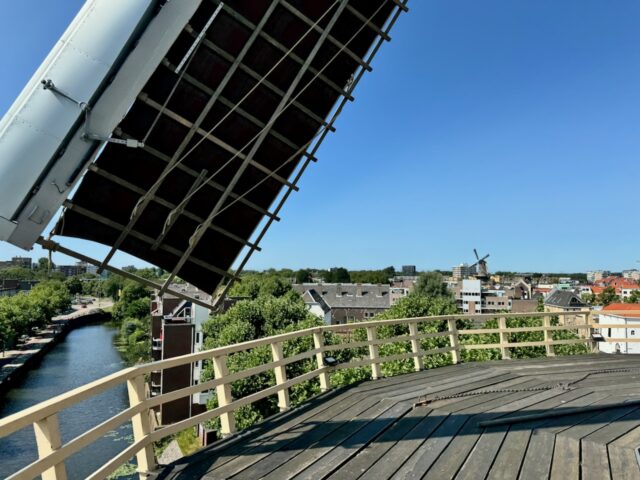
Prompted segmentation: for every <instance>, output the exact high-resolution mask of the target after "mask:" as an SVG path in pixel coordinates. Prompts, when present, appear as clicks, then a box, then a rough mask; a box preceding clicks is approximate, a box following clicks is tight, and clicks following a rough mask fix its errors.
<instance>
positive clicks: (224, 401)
mask: <svg viewBox="0 0 640 480" xmlns="http://www.w3.org/2000/svg"><path fill="white" fill-rule="evenodd" d="M607 313H613V312H607ZM621 313H622V312H621ZM624 313H625V314H628V313H629V312H624ZM593 314H594V312H591V311H578V312H576V311H574V312H553V313H522V314H504V313H503V314H495V315H494V314H488V315H486V314H484V315H446V316H437V317H421V318H408V319H399V320H379V321H369V322H358V323H351V324H346V325H331V326H321V327H315V328H310V329H306V330H300V331H296V332H291V333H285V334H281V335H276V336H272V337H267V338H261V339H258V340H252V341H249V342H244V343H239V344H234V345H229V346H225V347H221V348H216V349H212V350H207V351H203V352H198V353H194V354H190V355H184V356H181V357H175V358H171V359H168V360H162V361H158V362H153V363H149V364H144V365H140V366H136V367H132V368H127V369H124V370H121V371H120V372H117V373H114V374H112V375H109V376H107V377H104V378H101V379H99V380H96V381H94V382H92V383H89V384H87V385H84V386H82V387H79V388H76V389H75V390H72V391H70V392H67V393H65V394H62V395H59V396H57V397H55V398H52V399H50V400H48V401H45V402H42V403H39V404H37V405H35V406H33V407H30V408H27V409H25V410H23V411H21V412H18V413H16V414H13V415H10V416H8V417H6V418H3V419H0V438H3V437H6V436H7V435H10V434H12V433H13V432H16V431H17V430H20V429H22V428H25V427H31V426H32V427H33V429H34V431H35V439H36V443H37V448H38V455H39V458H38V460H36V461H35V462H33V463H31V464H30V465H28V466H26V467H25V468H23V469H22V470H20V471H19V472H16V473H15V474H13V475H12V476H10V477H9V478H10V479H27V478H29V479H30V478H33V477H36V476H37V475H40V474H42V478H43V479H44V480H50V479H55V480H60V479H65V478H66V473H65V465H64V462H65V460H66V459H67V458H69V457H70V456H71V455H73V454H74V453H76V452H78V451H80V450H82V449H83V448H84V447H86V446H87V445H89V444H91V443H93V442H95V441H96V440H98V439H99V438H101V437H103V436H104V435H105V434H107V433H108V432H110V431H112V430H114V429H115V428H118V427H119V426H121V425H123V424H124V423H125V422H131V424H132V426H133V438H134V440H133V443H132V444H131V445H129V446H128V447H127V448H125V449H124V450H122V451H121V452H120V453H119V454H118V455H117V456H115V457H114V458H112V459H111V460H109V461H108V462H107V463H105V464H104V465H103V466H102V467H100V468H99V469H98V470H96V471H95V472H94V473H93V474H92V475H91V476H90V477H88V478H90V479H99V478H104V477H106V476H108V475H109V474H110V473H112V472H113V471H115V470H116V469H117V468H118V467H119V466H120V465H122V464H124V463H126V462H127V461H129V460H130V459H132V458H133V457H136V459H137V464H138V472H139V474H140V477H141V478H145V477H146V476H147V475H148V474H149V473H150V472H152V471H153V470H154V468H155V466H156V465H155V460H154V453H153V443H154V442H157V441H159V440H161V439H163V438H165V437H168V436H170V435H173V434H175V433H178V432H180V431H182V430H184V429H186V428H189V427H192V426H195V425H197V424H199V423H201V422H205V421H208V420H212V419H215V418H219V419H220V425H221V429H220V430H221V434H222V435H223V436H225V435H229V434H232V433H234V432H235V430H236V427H235V422H234V415H233V414H234V411H236V410H237V409H238V408H240V407H242V406H245V405H250V404H252V403H254V402H257V401H258V400H261V399H264V398H266V397H269V396H272V395H277V398H278V406H279V408H280V409H281V410H286V409H288V408H289V407H290V399H289V390H290V388H291V387H293V386H294V385H297V384H300V383H303V382H307V381H310V380H314V379H318V380H317V381H318V382H319V387H320V390H321V391H326V390H328V389H329V388H330V386H331V382H330V375H331V373H332V372H334V371H337V370H340V369H345V368H355V367H370V368H371V376H372V377H373V379H377V378H380V377H381V376H382V365H383V364H385V363H388V362H397V361H401V360H413V369H414V370H415V371H420V370H422V369H423V368H424V361H425V359H426V358H428V357H429V356H432V355H443V354H444V355H450V362H451V363H454V364H455V363H458V362H460V361H461V359H462V355H463V352H464V351H465V350H477V349H497V350H499V352H500V356H501V358H502V359H509V358H510V356H511V349H513V348H521V347H545V349H546V355H548V356H551V355H554V348H555V347H557V346H559V345H569V344H587V345H591V344H592V340H591V333H592V332H593V330H594V329H596V328H600V327H609V326H610V325H599V324H597V323H593V319H592V315H593ZM522 317H527V318H532V317H533V318H541V319H542V325H540V326H533V327H514V328H507V318H509V319H517V318H522ZM552 317H558V318H559V319H560V322H559V323H560V324H559V325H552ZM565 317H570V318H571V319H573V320H575V319H576V318H577V319H579V322H578V324H571V325H564V324H563V319H564V318H565ZM491 319H497V320H498V327H497V328H474V329H458V328H457V321H459V320H472V321H473V322H475V324H480V325H484V322H486V321H487V320H491ZM438 322H439V323H438ZM434 324H438V325H443V324H444V325H445V327H444V328H445V329H444V330H443V331H429V328H431V330H433V325H434ZM389 326H394V327H398V328H399V329H400V330H401V331H403V332H404V333H402V334H401V335H398V336H392V337H390V338H380V336H379V335H378V333H379V331H380V329H381V328H384V327H389ZM611 327H615V328H622V329H624V328H636V327H633V326H625V325H615V326H614V325H611ZM559 330H571V331H575V332H578V333H579V335H576V336H575V337H576V338H571V339H564V340H554V339H553V336H552V335H553V332H554V331H559ZM356 331H360V332H364V331H366V340H365V339H364V335H360V336H357V335H355V337H356V338H354V339H352V338H351V337H352V335H350V334H349V333H350V332H351V333H353V332H356ZM519 332H542V333H543V337H542V338H543V340H540V341H527V342H514V341H511V340H510V339H509V336H510V334H514V333H519ZM329 333H333V335H334V337H336V338H339V339H340V342H341V343H338V344H326V342H325V339H326V335H327V334H329ZM486 334H498V337H499V342H497V343H486V344H485V343H467V342H466V341H465V339H467V338H470V337H472V336H475V335H486ZM305 337H306V338H308V339H309V340H310V341H309V343H310V344H311V339H312V340H313V342H312V345H313V347H312V348H310V349H308V350H306V351H304V352H302V353H298V354H295V355H292V356H289V357H286V356H285V355H284V353H283V351H284V350H283V345H285V343H286V342H287V341H291V340H295V339H301V338H305ZM434 338H441V339H442V340H441V341H442V342H444V344H445V345H446V346H439V347H438V348H431V349H425V348H424V345H425V344H426V343H427V341H428V340H429V339H434ZM446 339H448V342H447V340H446ZM607 341H629V340H628V339H607ZM391 344H406V345H407V351H406V352H404V353H400V354H393V355H387V356H381V354H380V350H381V347H382V346H384V345H391ZM265 346H269V347H270V348H271V352H272V361H271V362H269V363H266V364H264V365H260V366H257V367H252V368H249V369H246V370H243V371H239V372H233V373H229V371H228V367H227V359H228V357H229V356H230V355H233V354H236V353H238V352H245V351H250V350H252V349H255V348H258V347H265ZM345 349H352V350H353V349H356V351H361V350H362V349H365V351H366V350H368V355H366V354H365V355H363V356H360V357H356V358H352V359H351V360H349V361H347V362H345V363H339V364H337V365H334V366H327V365H325V363H326V357H328V356H331V355H333V354H334V353H332V352H336V351H339V350H345ZM307 359H313V361H314V368H313V369H311V371H307V372H305V373H302V374H300V375H298V376H296V377H294V378H287V371H286V366H287V365H290V364H292V363H295V362H299V361H301V360H307ZM198 361H211V362H212V364H213V370H214V378H213V379H212V380H209V381H206V382H203V383H200V384H198V385H193V386H190V387H187V388H182V389H180V390H176V391H172V392H169V393H165V394H163V395H158V396H153V397H149V396H148V394H147V393H146V392H147V391H146V388H145V376H146V375H148V374H150V373H151V372H153V371H158V370H163V369H168V368H172V367H176V366H179V365H185V364H191V363H195V362H198ZM269 370H272V371H273V372H274V374H275V380H276V381H275V384H274V385H273V386H269V387H268V388H264V389H263V390H260V391H258V392H256V393H253V394H250V395H247V396H245V397H243V398H235V399H234V398H232V395H231V384H232V383H233V382H236V381H238V380H242V379H245V378H248V377H251V376H253V375H258V374H260V373H264V372H267V371H269ZM122 384H126V386H127V390H128V394H129V408H127V409H126V410H124V411H122V412H120V413H118V414H117V415H115V416H113V417H111V418H109V419H108V420H106V421H104V422H102V423H101V424H99V425H97V426H95V427H93V428H92V429H90V430H88V431H86V432H84V433H83V434H81V435H79V436H77V437H75V438H74V439H72V440H71V441H69V442H67V443H65V444H63V443H62V441H61V435H60V428H59V425H58V416H59V413H60V412H61V411H62V410H65V409H67V408H69V407H71V406H73V405H75V404H77V403H79V402H81V401H84V400H86V399H88V398H90V397H94V396H96V395H98V394H100V393H101V392H104V391H105V390H108V389H110V388H113V387H115V386H118V385H122ZM210 390H214V391H215V393H216V397H217V400H218V407H216V408H213V409H212V410H208V411H206V412H204V413H201V414H198V415H195V416H193V417H190V418H188V419H186V420H182V421H179V422H177V423H174V424H171V425H166V426H161V427H157V428H153V425H154V422H153V419H154V417H153V414H152V409H154V408H157V407H158V406H160V405H161V404H164V403H167V402H170V401H173V400H176V399H179V398H183V397H187V396H191V395H193V394H196V393H200V392H204V391H210Z"/></svg>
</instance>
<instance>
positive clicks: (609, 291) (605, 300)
mask: <svg viewBox="0 0 640 480" xmlns="http://www.w3.org/2000/svg"><path fill="white" fill-rule="evenodd" d="M598 300H599V302H600V304H601V305H604V306H607V305H609V304H611V303H616V302H619V301H620V297H618V295H616V289H615V288H613V287H607V288H605V289H604V290H603V291H602V293H601V294H600V295H599V296H598Z"/></svg>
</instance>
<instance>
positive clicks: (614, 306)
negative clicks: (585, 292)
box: [602, 303, 640, 318]
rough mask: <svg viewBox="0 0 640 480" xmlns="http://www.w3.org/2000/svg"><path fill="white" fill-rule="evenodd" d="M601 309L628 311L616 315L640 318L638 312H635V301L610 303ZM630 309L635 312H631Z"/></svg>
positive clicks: (636, 309)
mask: <svg viewBox="0 0 640 480" xmlns="http://www.w3.org/2000/svg"><path fill="white" fill-rule="evenodd" d="M602 310H603V311H605V312H606V311H618V312H619V311H629V313H625V314H620V315H618V316H621V317H622V316H624V317H635V318H640V313H637V311H638V304H637V303H611V304H609V305H607V306H605V307H604V308H603V309H602ZM631 311H635V312H636V313H631Z"/></svg>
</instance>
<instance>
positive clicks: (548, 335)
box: [542, 315, 556, 357]
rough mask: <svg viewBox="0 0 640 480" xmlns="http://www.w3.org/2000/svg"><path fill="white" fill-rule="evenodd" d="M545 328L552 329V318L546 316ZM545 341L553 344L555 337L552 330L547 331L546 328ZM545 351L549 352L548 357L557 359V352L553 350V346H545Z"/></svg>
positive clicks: (544, 319)
mask: <svg viewBox="0 0 640 480" xmlns="http://www.w3.org/2000/svg"><path fill="white" fill-rule="evenodd" d="M542 324H543V325H544V326H545V327H550V326H551V317H550V316H549V315H545V316H544V318H543V323H542ZM544 341H545V342H552V341H553V335H552V333H551V330H547V329H546V328H545V331H544ZM544 347H545V349H546V350H547V357H555V356H556V352H555V350H554V348H553V345H545V346H544Z"/></svg>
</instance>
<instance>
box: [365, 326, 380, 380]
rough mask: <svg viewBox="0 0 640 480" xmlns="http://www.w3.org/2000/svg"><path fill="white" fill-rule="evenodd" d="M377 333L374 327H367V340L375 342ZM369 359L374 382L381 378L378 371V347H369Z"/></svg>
mask: <svg viewBox="0 0 640 480" xmlns="http://www.w3.org/2000/svg"><path fill="white" fill-rule="evenodd" d="M377 338H378V333H377V330H376V327H367V340H368V341H370V342H373V341H375V340H377ZM369 358H370V359H371V362H372V363H371V376H372V377H373V379H374V380H377V379H379V378H382V373H381V370H380V362H378V359H379V358H380V354H379V353H378V345H373V344H372V345H369Z"/></svg>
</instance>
